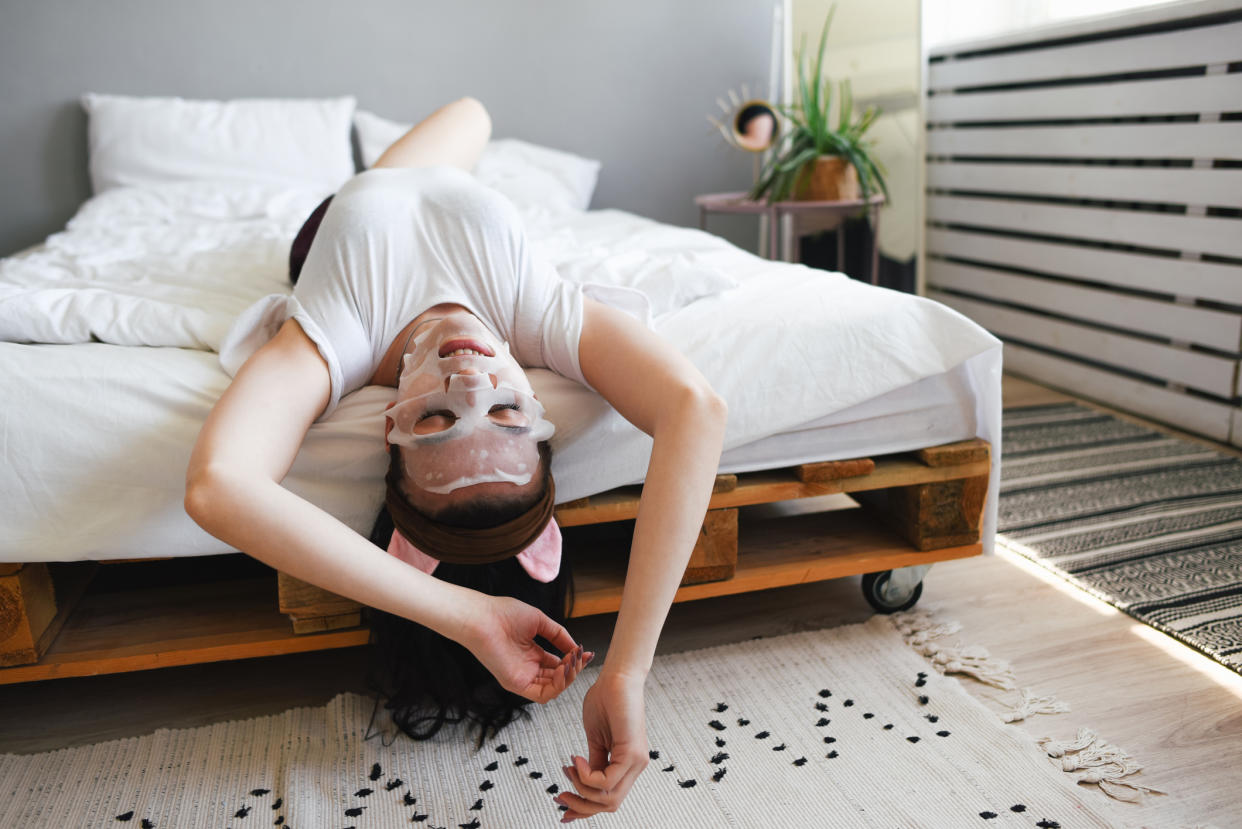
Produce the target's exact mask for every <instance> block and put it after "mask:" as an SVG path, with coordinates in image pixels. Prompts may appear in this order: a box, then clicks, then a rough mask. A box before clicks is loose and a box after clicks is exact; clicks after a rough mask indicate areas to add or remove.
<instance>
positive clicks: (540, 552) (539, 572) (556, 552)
mask: <svg viewBox="0 0 1242 829" xmlns="http://www.w3.org/2000/svg"><path fill="white" fill-rule="evenodd" d="M388 552H389V554H390V555H394V556H396V557H397V558H399V559H401V560H402V561H404V562H405V563H406V564H409V565H411V566H413V567H417V568H418V569H419V570H422V571H423V572H424V573H426V574H427V575H431V574H432V573H434V572H435V569H436V566H437V565H439V563H440V559H438V558H432V557H431V556H429V555H427V554H426V553H424V552H423V551H422V550H420V549H418V548H417V547H415V546H414V545H413V544H411V543H410V542H409V541H406V539H405V536H404V535H402V534H401V533H400V532H399V531H398V530H393V532H392V540H391V541H389V542H388ZM517 560H518V561H519V562H521V564H522V568H523V569H524V570H526V572H527V574H528V575H530V577H531V578H532V579H534V580H535V581H542V582H550V581H552V580H553V579H554V578H556V574H557V573H559V572H560V571H561V528H560V527H558V526H557V525H556V519H555V518H553V519H551V520H549V521H548V525H547V526H546V527H544V528H543V532H541V533H540V534H539V536H538V537H537V538H536V539H535V540H534V541H532V542H531V543H530V546H528V547H527V548H526V549H525V550H523V551H522V552H520V553H518V554H517Z"/></svg>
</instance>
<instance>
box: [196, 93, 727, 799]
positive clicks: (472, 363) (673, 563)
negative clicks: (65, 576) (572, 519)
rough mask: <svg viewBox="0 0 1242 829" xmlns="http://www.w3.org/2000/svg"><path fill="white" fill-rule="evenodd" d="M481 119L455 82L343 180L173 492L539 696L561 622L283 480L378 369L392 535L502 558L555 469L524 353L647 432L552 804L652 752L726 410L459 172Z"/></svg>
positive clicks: (526, 530) (522, 540)
mask: <svg viewBox="0 0 1242 829" xmlns="http://www.w3.org/2000/svg"><path fill="white" fill-rule="evenodd" d="M490 131H491V123H490V119H489V118H488V116H487V113H486V111H485V110H484V109H483V107H482V105H481V104H479V103H478V102H477V101H475V100H473V99H470V98H463V99H461V100H458V101H455V102H453V103H452V104H449V105H447V106H445V107H442V108H441V109H439V110H437V111H436V112H435V113H433V114H432V115H431V116H430V117H428V118H427V119H426V120H425V121H423V122H422V123H420V124H418V125H417V126H416V127H414V129H412V130H411V131H410V132H409V133H407V134H406V135H405V136H403V137H402V138H401V139H400V140H398V141H397V142H396V143H395V144H393V146H392V147H390V148H389V149H388V150H387V151H386V152H385V153H384V155H383V156H381V158H380V159H379V160H378V161H377V162H376V165H375V168H374V169H372V170H368V171H366V172H364V173H361V174H359V175H358V176H355V177H354V178H353V179H351V180H350V181H349V182H347V183H346V184H345V185H344V186H343V187H342V188H341V191H340V192H339V193H338V195H337V197H336V198H335V199H334V201H333V203H332V204H331V205H330V206H329V207H328V208H327V209H326V211H325V212H324V213H323V224H322V226H321V227H320V228H319V230H318V233H317V235H316V238H315V242H314V244H312V245H311V246H310V249H309V251H308V252H307V258H306V262H305V266H304V268H303V270H302V273H301V276H300V278H299V281H298V283H297V286H296V288H295V292H294V298H293V299H292V300H289V301H288V302H287V303H286V304H282V305H281V306H280V307H279V308H278V309H277V310H276V313H278V314H281V315H283V316H284V319H283V322H281V323H280V325H279V329H278V330H277V331H276V333H275V335H274V336H272V337H271V339H270V340H269V341H267V342H266V343H265V344H263V345H262V346H261V347H259V348H258V349H257V350H256V351H254V353H253V354H252V355H251V356H250V357H249V358H248V359H247V360H246V361H245V363H244V364H243V365H242V366H241V368H240V369H239V370H238V371H237V373H236V374H235V376H234V378H233V382H232V383H231V385H230V386H229V387H228V389H227V390H226V391H225V393H224V394H223V395H222V396H221V397H220V400H219V401H218V402H217V404H216V406H215V408H214V409H213V410H212V412H211V414H210V416H209V417H208V418H207V421H206V422H205V424H204V426H203V430H202V432H201V434H200V435H199V439H198V442H197V444H196V445H195V448H194V451H193V454H192V456H191V459H190V466H189V470H188V472H187V479H186V498H185V505H186V511H187V512H188V513H189V514H190V516H191V517H193V518H194V520H195V521H197V522H198V523H199V524H200V525H201V526H202V527H203V528H204V529H206V530H207V531H208V532H210V533H211V534H213V535H214V536H216V537H217V538H219V539H221V540H223V541H225V542H226V543H228V544H230V545H233V546H234V547H236V548H237V549H239V550H243V551H245V552H246V553H248V554H250V555H252V556H254V557H255V558H258V559H260V560H261V561H264V562H265V563H267V564H269V565H270V566H272V567H274V568H276V569H277V570H280V571H281V572H284V573H288V574H289V575H291V576H294V577H296V578H299V579H303V580H305V581H308V582H310V583H312V584H316V585H319V586H321V587H323V588H325V589H327V590H331V591H332V592H334V593H339V594H341V595H344V596H348V597H350V598H352V599H355V600H356V601H358V602H361V603H362V604H364V605H366V606H368V607H370V608H375V609H376V610H378V611H381V612H382V613H385V614H390V615H391V616H392V617H396V618H400V619H405V620H410V621H411V622H414V623H417V624H418V625H421V626H424V627H426V628H429V629H430V630H432V631H434V632H435V633H437V634H439V635H440V636H443V637H445V638H446V639H449V640H452V641H453V642H456V643H459V644H460V645H461V646H462V647H463V648H465V649H466V650H467V651H468V652H469V653H470V654H471V655H473V657H474V658H475V659H477V660H478V662H479V663H480V664H481V665H482V666H483V667H484V668H485V669H486V670H487V671H488V672H490V674H491V675H492V676H493V677H494V678H495V680H496V681H497V682H498V683H499V685H500V686H501V687H502V688H504V689H505V690H507V691H510V692H513V693H516V694H518V695H520V696H522V697H524V698H526V699H529V700H532V701H536V702H541V703H544V702H547V701H548V700H550V699H553V698H555V697H556V696H557V695H558V694H559V693H560V692H561V691H563V690H564V689H565V687H567V685H568V684H569V683H570V682H571V681H572V680H573V678H574V677H575V676H576V675H577V672H578V671H579V670H580V669H581V666H582V654H581V648H580V647H579V646H577V645H576V644H575V643H574V641H573V639H572V637H571V636H570V635H569V633H568V631H566V630H565V628H564V627H563V626H562V625H560V624H557V623H556V622H554V621H553V620H552V619H550V618H549V617H548V615H547V614H546V613H544V612H543V611H541V610H539V609H537V608H535V607H533V606H531V605H530V604H528V603H526V602H523V601H521V600H519V599H515V598H513V597H512V596H505V595H490V594H488V593H485V592H481V591H480V590H477V589H470V588H468V587H463V586H462V585H459V584H453V583H452V582H451V581H447V580H444V579H441V578H436V577H433V576H432V575H431V574H430V572H428V571H427V569H426V568H423V567H411V566H409V564H407V563H406V561H403V560H401V559H400V558H399V555H400V551H399V550H394V551H393V553H394V554H392V555H390V554H388V552H386V551H385V550H384V549H382V547H383V538H382V536H383V531H382V528H380V527H377V532H378V537H377V538H376V539H375V542H376V543H372V541H370V540H368V539H365V538H362V537H361V536H359V535H358V534H357V533H355V532H354V531H353V530H351V529H350V528H348V527H346V526H345V525H344V524H343V523H341V522H340V521H338V520H337V519H335V518H333V517H332V516H331V515H328V514H327V513H325V512H324V511H322V510H320V509H319V508H317V507H315V506H314V505H312V504H310V503H309V502H307V501H305V500H304V499H302V498H300V497H298V496H296V495H294V494H293V493H291V492H289V491H288V490H286V489H284V488H283V487H282V486H281V485H280V481H281V480H282V479H283V477H284V476H285V474H286V473H287V472H288V470H289V468H290V466H291V465H292V463H293V460H294V457H295V455H296V454H297V451H298V448H299V446H300V444H301V442H302V440H303V438H304V437H305V435H306V433H307V430H308V429H309V428H310V426H311V424H312V423H314V422H315V421H316V420H317V419H319V418H320V417H322V416H325V415H327V414H329V413H330V412H331V411H332V410H333V409H334V408H335V407H336V405H337V403H338V402H339V400H340V398H341V396H343V395H344V394H348V393H349V392H351V391H353V390H355V389H357V388H360V387H361V386H363V385H368V384H370V385H388V386H394V387H396V388H397V392H396V399H395V400H394V402H393V403H392V404H391V405H390V408H389V409H388V412H387V417H386V420H385V426H386V440H388V442H389V446H390V453H391V457H392V459H393V464H392V467H391V468H390V472H389V476H388V494H387V498H386V503H387V505H388V507H389V512H390V513H391V518H392V519H393V521H394V522H395V523H397V524H398V527H399V528H400V529H401V532H400V533H399V534H393V536H392V538H393V539H394V541H396V542H401V541H403V542H406V546H407V548H409V549H412V550H413V553H415V554H420V555H424V556H429V557H431V558H434V559H439V560H441V561H445V562H446V563H445V564H443V565H441V566H442V567H444V568H446V570H447V569H448V568H450V567H453V566H461V568H463V569H467V568H468V567H469V563H470V562H472V561H474V562H477V566H478V569H480V570H482V569H485V568H494V567H498V566H503V565H504V564H506V563H507V564H508V565H509V566H510V567H512V566H513V565H514V558H515V556H516V558H518V559H523V558H525V561H524V562H523V568H525V569H527V572H530V571H531V569H533V565H531V563H530V559H531V558H532V554H531V553H530V551H531V550H532V549H533V548H534V547H537V546H538V542H539V541H540V539H541V538H543V537H544V533H545V532H546V531H547V527H548V518H549V517H550V511H551V504H552V498H553V492H554V490H553V488H552V486H551V479H550V470H549V466H548V463H549V457H548V454H547V452H546V446H545V447H544V448H543V449H542V450H541V448H540V444H541V443H545V442H546V439H547V436H548V435H549V434H550V433H551V428H550V426H549V425H548V424H547V423H546V420H545V419H544V417H543V412H542V409H541V407H540V406H539V405H538V401H537V399H536V398H535V397H534V395H533V392H532V391H531V389H530V384H529V382H528V381H527V380H526V377H525V374H524V372H523V371H522V366H523V365H525V366H526V367H532V366H546V367H548V368H551V369H552V370H554V371H557V372H558V373H561V374H564V375H566V376H569V377H573V378H574V379H577V380H579V381H580V382H584V383H586V384H587V385H589V386H590V387H591V388H593V389H595V390H596V391H597V392H598V393H599V394H600V395H602V396H603V397H604V398H605V399H606V400H607V401H608V402H609V403H610V404H611V405H612V406H613V407H614V408H616V410H617V411H618V412H620V413H621V415H622V416H624V417H625V418H626V419H627V420H629V421H630V422H631V423H633V424H634V425H635V426H637V427H638V428H640V429H642V430H643V431H644V432H646V433H647V434H649V435H651V436H652V438H653V445H652V452H651V461H650V465H649V468H648V472H647V476H646V480H645V483H644V486H643V492H642V497H641V500H640V504H639V511H638V517H637V521H636V524H635V528H634V538H633V546H632V548H631V554H630V562H629V569H628V571H627V574H626V582H625V588H624V591H623V594H622V600H621V609H620V611H619V613H618V617H617V623H616V627H615V629H614V633H613V638H612V641H611V643H610V647H609V649H608V652H607V655H606V658H605V661H604V664H603V666H602V667H601V669H600V672H599V675H598V677H597V678H596V681H595V684H594V685H593V686H592V687H591V688H590V689H589V690H588V691H587V692H586V694H585V696H584V699H583V726H584V729H585V731H586V735H587V742H588V745H589V757H582V756H574V758H573V760H572V763H573V765H572V766H567V767H565V770H566V774H567V776H568V779H569V781H570V783H571V784H572V786H573V788H574V790H576V791H572V792H571V791H568V790H566V791H564V792H562V793H560V794H559V795H558V796H557V800H558V802H560V803H561V804H562V805H565V806H567V807H568V811H566V813H565V816H564V818H563V820H565V821H568V820H573V819H576V818H579V817H588V816H590V815H593V814H596V813H599V812H612V811H616V810H617V808H618V806H619V805H620V804H621V802H622V801H623V800H624V799H625V797H626V795H627V794H628V792H629V790H630V787H631V786H632V785H633V784H634V781H635V779H636V778H637V776H638V775H639V774H640V773H641V772H642V770H643V769H644V768H645V767H646V765H647V762H648V744H647V736H646V726H645V715H644V705H643V684H644V681H645V679H646V676H647V673H648V672H649V671H650V668H651V663H652V659H653V657H654V653H655V646H656V642H657V640H658V638H659V633H660V629H661V627H662V626H663V624H664V619H665V617H666V616H667V613H668V609H669V607H670V605H671V604H672V599H673V595H674V593H675V592H676V590H677V587H678V584H679V582H680V579H681V576H682V573H683V572H684V570H685V567H686V564H687V562H688V560H689V557H690V554H691V552H692V550H693V548H694V544H695V540H696V538H697V537H698V533H699V527H700V525H701V523H702V520H703V516H704V514H705V512H706V509H707V504H708V499H709V498H710V495H711V488H712V482H713V480H714V476H715V473H716V467H717V465H718V462H719V459H720V452H721V445H722V442H723V437H724V429H725V420H726V416H727V413H726V408H725V405H724V403H723V401H722V400H721V399H720V397H719V396H718V395H716V394H715V393H714V392H713V391H712V389H711V387H710V385H709V384H708V383H707V381H706V380H705V378H704V377H703V376H702V374H701V373H700V372H699V371H698V370H697V369H696V368H695V367H694V365H693V364H691V363H690V361H689V360H687V359H686V358H685V357H684V356H683V355H681V354H680V353H678V352H677V351H676V350H675V349H673V348H672V347H670V346H669V345H668V344H667V343H665V342H664V341H663V340H662V339H660V338H659V337H658V336H657V335H655V334H654V333H653V332H651V331H650V330H648V329H647V328H646V327H644V326H643V325H642V324H640V323H638V322H637V321H636V320H634V319H633V318H632V317H630V316H629V315H627V314H626V313H624V312H621V311H619V310H616V309H614V308H611V307H608V306H606V305H603V304H601V303H598V302H595V301H593V300H591V299H589V298H586V297H584V296H583V295H582V292H581V290H580V289H579V288H577V287H576V286H572V285H570V284H569V283H564V282H562V281H560V280H559V278H558V277H556V275H555V272H553V271H551V270H550V269H549V268H547V267H546V266H540V265H538V264H537V263H536V262H535V261H534V260H532V258H531V257H530V256H529V254H528V251H527V249H526V246H525V238H524V235H523V233H522V228H521V221H520V217H519V216H518V215H517V213H516V211H515V209H514V208H513V206H512V204H510V203H509V202H507V200H505V199H504V198H503V197H501V196H499V194H496V193H494V191H491V190H490V189H488V188H486V187H483V186H482V185H480V184H479V183H478V182H477V180H475V179H474V178H473V176H470V175H469V174H468V172H466V171H469V170H470V169H472V168H473V166H474V163H475V161H476V160H477V159H478V157H479V155H480V154H481V152H482V150H483V148H484V146H485V145H486V143H487V141H488V138H489V137H490ZM428 286H430V287H428ZM282 301H283V300H282ZM270 310H271V309H269V311H270ZM489 516H491V517H490V518H489ZM471 527H474V529H471ZM479 527H483V529H478V528H479ZM497 528H499V529H497ZM407 531H408V534H407ZM398 535H399V536H400V538H399V537H398ZM463 539H465V540H464V541H463ZM437 553H438V555H437ZM536 557H537V556H536ZM450 558H451V559H452V561H451V562H450V561H448V559H450ZM407 560H408V559H407ZM510 572H511V573H513V574H517V573H518V572H520V571H518V570H517V569H511V571H510ZM537 636H539V637H542V638H543V639H545V640H546V641H547V642H549V643H550V644H551V645H552V646H553V647H555V648H557V649H559V650H561V651H562V652H563V656H562V657H560V658H558V657H556V656H555V655H553V654H551V653H549V652H547V651H545V650H544V649H543V648H542V647H540V646H539V645H538V644H537V643H535V641H534V639H535V637H537ZM422 667H423V668H424V669H426V670H429V671H435V670H438V669H439V668H437V667H436V666H431V665H423V666H422Z"/></svg>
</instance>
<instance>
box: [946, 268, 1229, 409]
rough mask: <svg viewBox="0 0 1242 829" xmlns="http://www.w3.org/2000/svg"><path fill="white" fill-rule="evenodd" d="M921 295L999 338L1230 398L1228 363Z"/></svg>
mask: <svg viewBox="0 0 1242 829" xmlns="http://www.w3.org/2000/svg"><path fill="white" fill-rule="evenodd" d="M927 296H928V298H930V299H934V300H936V301H937V302H943V303H944V304H945V305H948V306H949V307H950V308H953V309H955V310H957V311H960V312H961V313H963V314H965V315H966V316H968V317H970V318H971V319H973V320H974V321H976V322H978V323H979V324H980V325H982V326H983V327H984V328H986V329H988V330H989V331H991V332H993V333H994V334H996V335H997V336H998V337H1001V338H1002V339H1006V340H1019V341H1021V342H1024V343H1027V344H1029V345H1039V346H1044V347H1046V348H1049V349H1055V350H1057V351H1066V352H1069V353H1072V354H1080V355H1087V356H1090V358H1091V359H1092V360H1093V361H1095V362H1099V363H1108V364H1109V365H1113V366H1117V367H1118V368H1124V369H1130V370H1133V371H1137V372H1140V373H1142V374H1144V375H1146V376H1148V377H1151V378H1155V379H1158V380H1171V381H1177V382H1180V383H1183V384H1184V385H1187V386H1190V387H1192V388H1196V389H1199V390H1200V391H1204V392H1207V393H1208V394H1214V395H1216V396H1218V397H1231V396H1232V395H1233V393H1234V367H1235V365H1236V361H1234V360H1228V359H1223V358H1220V357H1213V356H1211V355H1207V354H1202V353H1200V352H1196V351H1188V350H1186V349H1182V348H1173V347H1171V346H1168V345H1162V344H1160V343H1155V342H1151V341H1150V340H1141V339H1139V338H1138V337H1131V336H1127V335H1125V334H1116V333H1112V332H1109V331H1106V330H1105V329H1103V328H1099V327H1095V326H1091V325H1080V324H1078V323H1073V322H1065V321H1063V320H1058V319H1054V318H1053V317H1046V316H1043V315H1040V314H1032V313H1030V312H1027V311H1023V310H1019V309H1017V308H1009V307H1005V306H1002V305H995V304H992V303H989V302H977V301H975V300H973V299H967V298H966V297H963V296H958V295H956V294H948V293H943V292H941V291H934V290H933V291H928V292H927Z"/></svg>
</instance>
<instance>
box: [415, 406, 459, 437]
mask: <svg viewBox="0 0 1242 829" xmlns="http://www.w3.org/2000/svg"><path fill="white" fill-rule="evenodd" d="M456 422H457V415H455V414H453V413H452V412H446V411H438V412H426V413H424V414H423V415H422V416H421V417H419V418H418V420H417V421H416V422H415V423H414V434H416V435H426V434H431V433H433V432H443V431H444V430H445V429H448V428H450V427H452V425H453V424H454V423H456Z"/></svg>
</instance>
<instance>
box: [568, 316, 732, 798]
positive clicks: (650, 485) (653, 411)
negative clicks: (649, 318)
mask: <svg viewBox="0 0 1242 829" xmlns="http://www.w3.org/2000/svg"><path fill="white" fill-rule="evenodd" d="M578 358H579V362H580V364H581V366H582V373H583V375H584V376H585V377H586V380H587V382H589V383H590V384H591V385H592V386H594V387H595V389H596V390H597V391H598V392H599V393H600V394H601V395H603V396H604V398H605V399H606V400H608V402H609V403H611V404H612V405H613V407H615V408H616V410H617V411H618V412H620V413H621V414H622V416H624V417H625V418H626V419H627V420H629V421H630V422H631V423H633V424H634V425H635V426H637V427H638V428H640V429H642V430H643V431H644V432H646V433H647V434H649V435H651V436H652V438H653V439H654V442H653V444H652V447H651V461H650V463H649V465H648V467H647V476H646V479H645V481H644V482H643V491H642V496H641V497H640V499H639V502H638V519H637V522H636V523H635V525H634V541H633V544H632V546H631V547H630V561H629V567H628V569H627V570H626V574H625V587H624V588H623V590H622V593H621V610H620V612H619V613H618V615H617V623H616V626H615V627H614V629H613V635H612V642H611V644H610V645H609V647H608V654H607V656H606V657H605V660H604V665H603V667H602V668H601V669H600V673H599V676H598V677H597V679H596V682H595V684H594V685H592V686H591V688H590V690H588V691H587V693H586V696H585V697H584V698H583V702H582V706H583V713H582V722H583V726H584V728H585V729H586V732H587V740H588V742H589V744H590V755H591V756H590V759H589V760H588V759H587V758H584V757H580V756H575V757H574V758H573V766H572V767H568V766H567V767H566V768H565V773H566V775H567V776H568V777H569V779H570V781H571V782H572V783H573V784H574V787H575V788H576V789H577V790H578V793H577V794H574V793H572V792H570V791H568V790H566V791H565V792H562V793H561V794H560V795H558V797H557V800H558V802H560V803H561V804H562V805H564V806H567V807H568V811H567V812H566V813H565V818H564V820H574V819H577V818H580V817H588V816H590V815H594V814H597V813H599V812H615V811H617V809H618V808H619V806H620V804H621V802H622V801H623V800H624V799H625V797H626V795H627V794H628V793H629V790H630V787H631V786H633V784H634V780H635V779H636V778H637V777H638V775H639V774H641V773H642V771H643V770H644V769H645V768H646V766H647V763H648V751H649V746H648V743H647V737H646V734H647V731H646V714H645V710H644V704H643V683H644V682H645V680H646V678H647V674H648V672H650V670H651V663H652V660H653V659H654V657H655V648H656V642H657V640H658V639H659V638H660V630H661V628H663V626H664V620H665V617H667V616H668V609H669V607H670V606H671V605H672V603H673V595H674V594H675V593H676V592H677V587H678V585H679V584H680V583H681V577H682V575H683V574H684V573H685V570H686V564H687V563H688V562H689V560H690V555H691V554H692V553H693V552H694V543H695V540H696V539H697V538H698V535H699V527H700V526H701V525H702V523H703V516H704V515H705V513H706V512H707V503H708V500H709V499H710V498H711V493H712V484H713V482H714V481H715V476H716V469H717V466H718V465H719V463H720V451H721V447H722V445H723V443H724V433H725V421H726V420H727V417H728V411H727V409H726V406H725V403H724V401H723V400H722V399H721V398H720V396H719V395H717V394H716V393H715V392H714V391H713V390H712V388H711V386H710V385H709V384H708V382H707V380H706V378H704V377H703V375H702V374H701V373H700V372H699V370H698V369H697V368H695V366H694V364H693V363H691V362H690V361H689V360H688V359H686V357H685V356H683V355H682V354H681V353H680V352H678V351H677V349H675V348H673V347H672V346H671V345H669V344H668V343H667V342H665V341H664V340H662V339H661V338H660V337H658V336H656V335H655V334H654V333H652V332H651V331H649V330H647V328H645V327H644V326H642V325H640V324H639V323H638V322H636V321H635V320H634V319H633V318H631V317H630V316H628V315H627V314H625V313H622V312H621V311H618V310H616V309H614V308H609V307H607V306H605V305H602V304H600V303H597V302H594V301H592V300H590V299H588V300H586V309H585V315H584V319H583V326H582V337H581V339H580V340H579V344H578Z"/></svg>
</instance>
